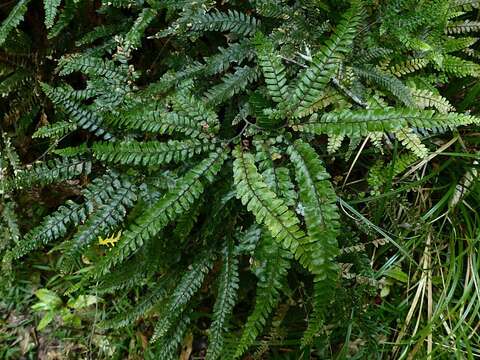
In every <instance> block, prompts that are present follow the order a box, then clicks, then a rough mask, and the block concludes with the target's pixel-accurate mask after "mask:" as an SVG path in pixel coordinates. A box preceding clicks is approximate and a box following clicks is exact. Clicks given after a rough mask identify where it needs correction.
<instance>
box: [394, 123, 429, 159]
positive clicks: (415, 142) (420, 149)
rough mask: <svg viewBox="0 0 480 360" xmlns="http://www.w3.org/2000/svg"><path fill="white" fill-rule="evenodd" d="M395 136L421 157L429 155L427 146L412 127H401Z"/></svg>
mask: <svg viewBox="0 0 480 360" xmlns="http://www.w3.org/2000/svg"><path fill="white" fill-rule="evenodd" d="M395 137H396V138H397V139H398V140H399V141H400V142H401V143H402V144H403V146H405V147H406V148H407V149H408V150H410V151H411V152H413V153H414V154H415V155H417V157H419V158H420V159H424V158H426V157H427V155H428V149H427V147H426V146H425V145H424V144H422V140H421V139H420V137H419V136H418V135H417V134H415V133H414V132H413V131H412V129H400V130H397V131H396V132H395Z"/></svg>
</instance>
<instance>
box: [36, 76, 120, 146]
mask: <svg viewBox="0 0 480 360" xmlns="http://www.w3.org/2000/svg"><path fill="white" fill-rule="evenodd" d="M41 85H42V90H43V92H44V93H45V94H46V95H47V96H48V97H49V98H50V100H52V102H53V103H54V104H56V105H60V106H62V107H63V108H64V109H65V112H66V113H67V114H68V115H69V116H70V118H71V119H72V120H73V121H74V122H75V123H76V124H77V125H78V126H80V127H81V128H82V129H85V130H88V131H91V132H93V133H94V134H95V135H98V136H101V137H103V138H104V139H105V140H109V139H114V136H113V135H112V134H110V133H109V132H108V131H107V130H105V129H104V128H103V125H104V120H103V118H101V117H100V114H99V113H98V112H93V111H91V110H89V109H87V108H85V107H82V106H81V105H79V104H77V103H76V102H74V101H71V100H69V99H68V98H66V96H65V94H63V92H62V91H56V90H57V89H54V88H52V87H51V86H49V85H47V84H45V83H42V84H41Z"/></svg>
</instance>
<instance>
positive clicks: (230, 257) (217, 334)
mask: <svg viewBox="0 0 480 360" xmlns="http://www.w3.org/2000/svg"><path fill="white" fill-rule="evenodd" d="M238 270H239V269H238V260H237V259H236V258H235V254H234V252H233V246H232V243H231V242H229V243H228V244H227V245H226V246H225V248H224V250H223V266H222V270H221V273H220V275H219V284H218V297H217V300H216V302H215V306H214V307H213V319H212V325H211V327H210V334H209V340H210V345H209V346H208V350H207V354H206V356H205V358H206V359H208V360H212V359H218V358H219V357H220V356H221V355H222V348H223V345H224V332H225V331H226V329H227V322H228V317H229V316H230V314H231V313H232V310H233V306H234V305H235V301H236V293H237V291H238V283H239V278H238Z"/></svg>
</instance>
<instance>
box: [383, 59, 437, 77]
mask: <svg viewBox="0 0 480 360" xmlns="http://www.w3.org/2000/svg"><path fill="white" fill-rule="evenodd" d="M429 63H430V60H429V59H426V58H414V59H408V60H405V61H403V62H401V63H399V64H395V65H393V66H392V67H391V68H390V69H389V71H390V72H391V73H392V74H393V75H395V76H397V77H401V76H403V75H408V74H411V73H413V72H416V71H418V70H421V69H423V68H425V67H426V66H427V65H428V64H429Z"/></svg>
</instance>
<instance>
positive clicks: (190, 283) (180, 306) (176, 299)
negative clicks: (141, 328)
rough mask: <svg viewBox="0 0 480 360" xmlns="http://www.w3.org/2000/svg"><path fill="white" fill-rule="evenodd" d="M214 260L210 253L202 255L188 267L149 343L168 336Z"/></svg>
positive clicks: (163, 311)
mask: <svg viewBox="0 0 480 360" xmlns="http://www.w3.org/2000/svg"><path fill="white" fill-rule="evenodd" d="M214 258H215V255H214V254H213V253H212V252H207V253H203V254H200V255H199V256H198V258H197V259H196V260H195V261H194V262H193V263H192V264H191V265H190V266H189V269H188V270H187V271H186V272H185V273H184V275H183V276H182V277H181V279H180V280H179V281H178V285H177V286H176V288H175V290H174V291H173V292H172V294H171V295H170V296H169V297H168V300H167V302H166V304H165V305H164V306H163V308H162V311H161V314H160V316H159V321H158V322H157V324H156V325H155V329H154V332H153V336H152V338H151V340H150V341H151V342H155V341H157V340H159V339H162V338H164V337H165V335H167V334H168V331H169V330H170V329H171V328H172V325H173V324H174V322H175V320H176V319H177V317H178V314H179V313H181V312H182V311H184V309H185V307H186V306H187V304H188V302H189V301H190V299H191V298H192V297H193V296H194V295H195V293H196V292H197V291H198V290H199V289H200V287H201V286H202V283H203V280H204V278H205V276H206V275H207V274H208V272H209V271H210V270H211V268H212V266H213V260H214Z"/></svg>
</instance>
